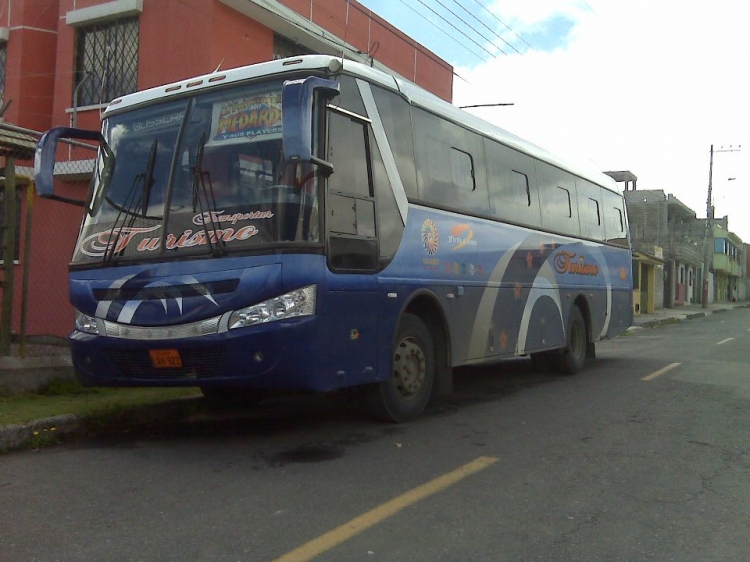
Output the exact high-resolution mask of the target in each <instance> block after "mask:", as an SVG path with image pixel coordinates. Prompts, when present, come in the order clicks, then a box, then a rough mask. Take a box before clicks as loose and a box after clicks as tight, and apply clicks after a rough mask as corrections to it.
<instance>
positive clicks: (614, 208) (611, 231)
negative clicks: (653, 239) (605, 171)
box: [602, 188, 628, 248]
mask: <svg viewBox="0 0 750 562" xmlns="http://www.w3.org/2000/svg"><path fill="white" fill-rule="evenodd" d="M602 204H603V205H604V209H605V213H604V232H605V240H606V241H607V242H610V243H612V244H617V245H618V246H623V247H626V248H627V247H628V239H627V236H626V233H625V213H624V212H623V209H622V207H623V200H622V196H621V195H619V194H618V193H613V192H611V191H609V190H607V189H604V188H602Z"/></svg>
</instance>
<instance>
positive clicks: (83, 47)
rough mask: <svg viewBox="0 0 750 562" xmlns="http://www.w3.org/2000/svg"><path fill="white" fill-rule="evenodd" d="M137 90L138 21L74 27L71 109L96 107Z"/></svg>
mask: <svg viewBox="0 0 750 562" xmlns="http://www.w3.org/2000/svg"><path fill="white" fill-rule="evenodd" d="M137 87H138V18H137V17H135V18H125V19H121V20H116V21H113V22H107V23H98V24H94V25H89V26H86V27H81V28H78V30H77V37H76V66H75V84H74V89H73V97H74V98H75V97H76V96H77V98H78V99H73V105H74V106H75V107H82V106H87V105H100V104H104V103H108V102H110V101H111V100H112V99H114V98H116V97H119V96H122V95H125V94H130V93H132V92H135V91H136V89H137Z"/></svg>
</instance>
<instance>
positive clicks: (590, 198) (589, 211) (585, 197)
mask: <svg viewBox="0 0 750 562" xmlns="http://www.w3.org/2000/svg"><path fill="white" fill-rule="evenodd" d="M576 190H577V191H578V212H579V214H580V217H581V236H583V237H584V238H591V239H593V240H604V223H603V221H602V217H601V203H600V200H599V199H600V197H601V187H599V186H598V185H595V184H593V183H591V182H589V181H586V180H584V179H581V178H576Z"/></svg>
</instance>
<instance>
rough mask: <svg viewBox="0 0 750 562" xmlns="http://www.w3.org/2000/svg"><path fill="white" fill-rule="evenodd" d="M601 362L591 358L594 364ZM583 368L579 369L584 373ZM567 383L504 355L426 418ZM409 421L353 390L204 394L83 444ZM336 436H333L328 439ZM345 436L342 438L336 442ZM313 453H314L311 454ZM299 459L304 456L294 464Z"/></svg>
mask: <svg viewBox="0 0 750 562" xmlns="http://www.w3.org/2000/svg"><path fill="white" fill-rule="evenodd" d="M604 362H606V360H604V361H602V360H597V366H598V365H600V364H601V363H604ZM584 373H585V371H584ZM565 380H570V378H569V377H561V376H560V375H556V374H554V373H552V372H551V371H541V370H536V369H534V368H533V367H532V364H531V361H530V360H529V359H527V358H518V359H510V360H506V361H502V362H498V363H493V364H490V365H485V366H481V367H476V366H474V367H460V368H456V369H454V388H453V393H452V394H451V395H450V396H446V397H440V398H438V399H436V400H435V401H434V402H433V403H432V404H430V406H428V408H427V410H426V411H425V413H424V414H423V418H424V419H425V420H427V421H429V419H430V418H431V417H443V416H450V415H454V414H456V413H459V412H461V411H464V410H466V409H468V408H471V406H472V405H475V404H482V403H486V402H501V401H503V400H507V399H508V398H510V397H511V396H513V395H515V394H517V393H519V392H523V391H524V390H527V389H530V388H534V387H538V386H540V385H546V384H553V383H560V382H564V381H565ZM408 430H409V424H402V425H399V424H389V423H383V422H378V421H375V420H373V419H372V418H371V417H369V415H368V414H367V413H366V412H365V410H364V408H363V407H362V405H361V400H360V399H359V395H358V393H357V392H356V391H349V392H337V393H333V394H330V395H310V394H298V395H288V394H287V395H276V396H271V397H269V398H267V399H266V400H263V401H262V402H260V403H258V404H246V405H243V404H232V405H229V404H227V405H221V404H216V403H215V402H210V401H208V400H205V399H203V398H196V399H194V402H193V406H192V408H190V409H189V410H188V411H187V412H186V413H183V414H179V415H175V416H171V417H159V416H155V417H153V418H151V419H149V420H147V421H146V422H145V423H144V422H143V421H142V420H138V419H133V420H131V422H130V423H119V424H109V425H106V426H102V427H100V428H98V429H97V430H96V431H92V432H91V433H90V434H89V436H88V439H86V442H87V443H86V445H84V446H95V447H96V446H101V447H129V446H134V444H135V443H136V442H137V441H160V440H167V441H183V440H184V441H193V442H195V443H199V442H201V441H205V440H210V441H211V442H212V443H218V442H222V441H231V440H236V439H248V438H249V439H254V440H265V439H273V438H277V437H291V436H293V435H294V436H298V437H300V438H301V437H303V436H309V438H310V439H313V440H314V439H316V438H319V437H320V436H321V435H322V434H325V435H327V436H328V438H333V441H335V442H336V443H338V445H336V447H334V449H336V450H339V449H340V447H339V445H340V446H345V445H353V444H355V443H364V442H369V441H373V440H376V439H379V438H382V437H392V436H394V435H399V434H404V433H406V432H407V431H408ZM333 436H335V438H334V437H333ZM342 440H343V441H342ZM298 453H299V458H300V459H303V458H309V459H311V461H310V462H313V461H312V459H320V460H325V459H326V458H329V455H331V454H332V453H331V452H330V451H328V452H326V454H322V453H320V452H319V451H317V450H316V451H310V450H301V451H299V452H298ZM316 455H317V456H316ZM299 462H304V461H301V460H300V461H299Z"/></svg>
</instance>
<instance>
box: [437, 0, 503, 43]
mask: <svg viewBox="0 0 750 562" xmlns="http://www.w3.org/2000/svg"><path fill="white" fill-rule="evenodd" d="M453 1H454V2H456V4H458V5H459V6H461V4H459V3H458V2H457V1H456V0H453ZM435 2H437V3H438V4H439V5H440V6H442V7H443V9H445V10H447V11H448V12H449V13H450V14H451V15H453V16H455V17H456V19H458V20H459V21H460V22H461V23H463V24H464V25H465V26H466V27H468V28H469V29H471V30H472V31H473V32H474V33H476V34H477V35H479V36H480V37H481V38H482V39H484V40H485V41H487V42H488V43H489V44H490V45H492V46H493V47H495V48H496V49H497V50H499V51H500V52H501V53H502V54H504V55H507V54H508V53H506V52H505V51H503V49H502V47H499V46H498V45H495V43H493V42H492V40H491V39H488V38H487V37H485V36H484V35H482V34H481V33H479V31H477V29H476V28H475V27H474V26H472V25H471V24H470V23H469V22H467V21H466V20H465V19H463V18H462V17H461V16H459V15H458V14H457V13H456V12H454V11H453V10H451V9H450V8H449V7H448V6H446V5H445V4H443V3H442V2H441V1H440V0H435ZM461 8H463V9H464V10H466V8H464V7H463V6H461ZM467 11H468V10H467ZM469 15H471V12H469ZM488 29H489V28H488ZM490 31H492V30H491V29H490ZM492 32H493V33H495V32H494V31H492ZM495 36H497V37H500V36H499V35H497V34H496V33H495ZM500 39H501V40H502V37H500ZM506 43H507V44H508V45H510V44H509V43H508V42H507V41H506ZM511 46H512V45H511Z"/></svg>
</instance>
